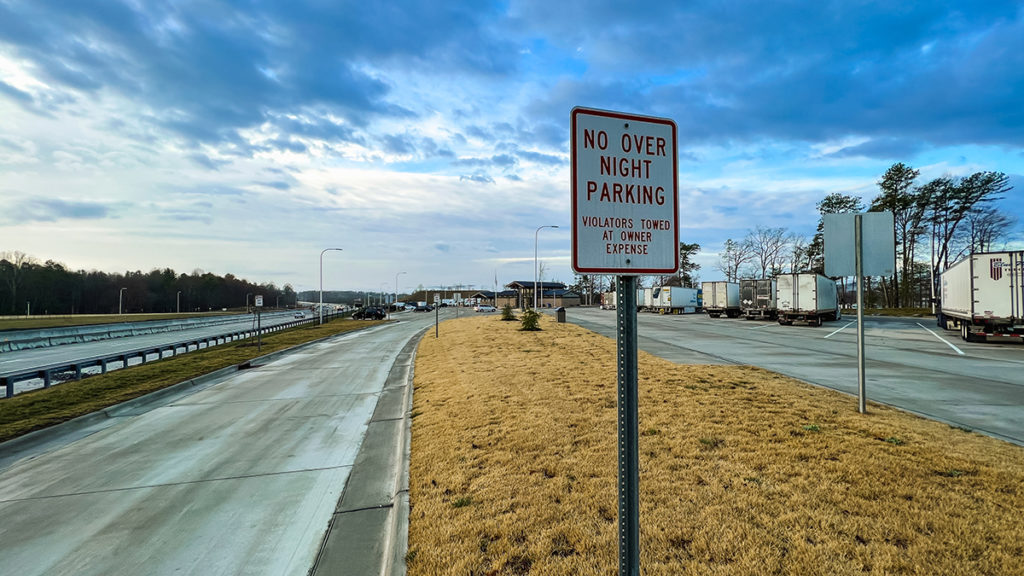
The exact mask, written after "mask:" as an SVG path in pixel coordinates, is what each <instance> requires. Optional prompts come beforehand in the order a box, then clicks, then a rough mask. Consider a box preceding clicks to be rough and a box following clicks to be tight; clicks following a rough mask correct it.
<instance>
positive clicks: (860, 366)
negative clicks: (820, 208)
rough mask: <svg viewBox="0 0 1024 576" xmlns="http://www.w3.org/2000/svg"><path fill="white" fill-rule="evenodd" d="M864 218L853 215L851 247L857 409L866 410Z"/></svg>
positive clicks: (863, 411)
mask: <svg viewBox="0 0 1024 576" xmlns="http://www.w3.org/2000/svg"><path fill="white" fill-rule="evenodd" d="M863 222H864V218H863V217H862V216H861V215H860V214H857V215H856V216H854V217H853V249H854V251H855V252H856V254H855V255H854V260H855V268H856V273H857V411H858V412H860V413H861V414H865V413H867V411H868V401H867V390H866V389H865V385H864V233H863V230H862V224H863Z"/></svg>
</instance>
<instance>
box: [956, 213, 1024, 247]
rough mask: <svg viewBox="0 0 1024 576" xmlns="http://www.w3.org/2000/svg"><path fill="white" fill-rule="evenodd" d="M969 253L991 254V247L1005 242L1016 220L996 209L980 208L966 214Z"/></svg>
mask: <svg viewBox="0 0 1024 576" xmlns="http://www.w3.org/2000/svg"><path fill="white" fill-rule="evenodd" d="M966 224H967V233H968V235H969V247H970V248H969V249H970V252H991V251H992V245H993V244H995V243H996V242H998V241H1000V240H1005V239H1006V237H1007V235H1008V234H1009V232H1010V230H1011V229H1012V228H1013V227H1014V226H1015V225H1016V224H1017V218H1016V217H1014V216H1011V215H1009V214H1006V213H1004V212H1002V211H1000V210H999V209H997V208H991V207H986V208H980V209H975V210H971V211H970V213H968V214H967V220H966Z"/></svg>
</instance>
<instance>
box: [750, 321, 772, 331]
mask: <svg viewBox="0 0 1024 576" xmlns="http://www.w3.org/2000/svg"><path fill="white" fill-rule="evenodd" d="M769 326H778V324H777V323H774V324H761V325H760V326H751V327H750V328H747V330H757V329H758V328H768V327H769Z"/></svg>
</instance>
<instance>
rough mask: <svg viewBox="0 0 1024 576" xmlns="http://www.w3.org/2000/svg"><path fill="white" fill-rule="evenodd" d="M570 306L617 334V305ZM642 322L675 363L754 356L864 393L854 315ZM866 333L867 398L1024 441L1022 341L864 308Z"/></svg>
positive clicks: (586, 321)
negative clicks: (816, 319) (980, 337)
mask: <svg viewBox="0 0 1024 576" xmlns="http://www.w3.org/2000/svg"><path fill="white" fill-rule="evenodd" d="M566 312H567V314H566V317H567V320H568V321H570V322H574V323H576V324H579V325H580V326H583V327H585V328H588V329H591V330H594V331H596V332H598V333H601V334H604V335H606V336H609V337H610V338H615V312H614V311H610V310H598V309H594V308H570V309H567V310H566ZM638 321H639V345H640V348H641V349H642V350H645V351H647V352H650V353H652V354H655V355H657V356H660V357H663V358H666V359H668V360H671V361H673V362H678V363H684V364H749V365H753V366H760V367H762V368H767V369H769V370H773V371H775V372H779V373H782V374H786V375H788V376H792V377H794V378H798V379H800V380H803V381H805V382H810V383H812V384H817V385H820V386H824V387H827V388H832V389H835V390H839V391H841V392H846V393H848V394H852V395H853V396H854V397H856V395H857V344H856V342H857V324H856V317H844V318H843V319H842V320H839V321H836V322H826V323H824V324H823V325H822V326H820V327H811V326H806V325H803V326H802V325H795V326H781V325H779V324H778V323H777V322H759V321H747V320H743V319H735V320H734V319H726V318H717V319H716V318H709V317H708V316H706V315H704V314H689V315H682V316H662V315H657V314H649V313H644V312H641V313H640V314H639V316H638ZM864 334H865V388H866V390H867V397H868V400H869V401H873V402H882V403H884V404H888V405H891V406H895V407H898V408H901V409H903V410H907V411H909V412H914V413H916V414H920V415H922V416H926V417H928V418H932V419H935V420H939V421H942V422H946V423H949V424H953V425H955V426H959V427H963V428H969V429H972V430H976V431H978V432H983V433H985V434H988V435H991V436H995V437H997V438H1001V439H1004V440H1008V441H1010V442H1014V443H1016V444H1021V445H1024V345H1021V344H1020V343H1019V342H1004V343H995V342H993V343H984V344H974V343H967V342H964V341H962V340H961V339H960V337H959V334H958V333H954V332H946V331H944V330H941V329H939V328H938V327H937V326H936V325H935V320H934V319H933V318H921V319H918V318H883V317H878V318H871V317H865V319H864ZM856 406H857V404H856V398H853V399H852V400H851V409H852V410H856V409H857V408H856ZM869 409H870V408H869Z"/></svg>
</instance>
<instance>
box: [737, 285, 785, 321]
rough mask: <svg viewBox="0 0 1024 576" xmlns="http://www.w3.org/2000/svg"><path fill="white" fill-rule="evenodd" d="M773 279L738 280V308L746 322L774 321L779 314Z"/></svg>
mask: <svg viewBox="0 0 1024 576" xmlns="http://www.w3.org/2000/svg"><path fill="white" fill-rule="evenodd" d="M775 291H776V282H775V279H774V278H746V279H740V307H741V308H742V309H743V315H744V316H745V317H746V318H747V320H754V319H757V318H763V319H765V320H774V319H775V317H776V316H778V313H779V307H778V305H777V304H776V303H777V294H776V292H775Z"/></svg>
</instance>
